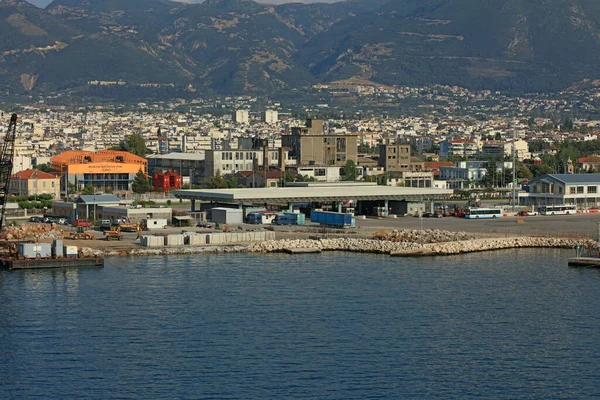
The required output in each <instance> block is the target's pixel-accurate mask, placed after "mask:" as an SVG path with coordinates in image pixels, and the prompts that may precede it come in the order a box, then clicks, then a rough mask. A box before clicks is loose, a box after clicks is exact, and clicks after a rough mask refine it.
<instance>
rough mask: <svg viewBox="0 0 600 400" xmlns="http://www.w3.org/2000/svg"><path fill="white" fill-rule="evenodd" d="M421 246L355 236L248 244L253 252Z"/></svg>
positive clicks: (389, 249)
mask: <svg viewBox="0 0 600 400" xmlns="http://www.w3.org/2000/svg"><path fill="white" fill-rule="evenodd" d="M420 248H421V246H420V245H419V244H417V243H412V242H391V241H383V240H372V239H356V238H323V239H306V240H304V239H296V240H289V239H284V240H267V241H264V242H260V243H255V244H252V245H250V247H249V248H248V250H249V251H250V252H253V253H274V252H287V251H290V250H297V249H318V250H321V251H336V250H337V251H353V252H362V253H381V254H390V253H391V252H399V251H411V250H412V251H415V250H418V249H420Z"/></svg>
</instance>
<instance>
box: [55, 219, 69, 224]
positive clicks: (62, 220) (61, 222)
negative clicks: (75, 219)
mask: <svg viewBox="0 0 600 400" xmlns="http://www.w3.org/2000/svg"><path fill="white" fill-rule="evenodd" d="M56 223H57V224H60V225H66V224H67V219H66V218H58V219H57V220H56Z"/></svg>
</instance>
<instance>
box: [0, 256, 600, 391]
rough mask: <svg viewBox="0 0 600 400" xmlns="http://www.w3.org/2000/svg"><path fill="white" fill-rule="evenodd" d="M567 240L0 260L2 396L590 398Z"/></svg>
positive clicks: (592, 324)
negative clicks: (526, 246)
mask: <svg viewBox="0 0 600 400" xmlns="http://www.w3.org/2000/svg"><path fill="white" fill-rule="evenodd" d="M569 256H572V253H571V252H567V251H558V250H557V251H554V250H550V251H545V250H508V251H497V252H489V253H478V254H471V255H463V256H454V257H445V258H418V259H402V258H390V257H387V256H374V255H361V254H348V253H324V254H314V255H313V254H311V255H301V256H289V255H268V256H265V255H249V254H236V255H231V254H228V255H197V256H181V257H154V258H128V259H123V258H114V259H108V260H107V263H106V267H105V268H104V269H83V270H76V269H69V270H44V271H24V272H23V271H21V272H8V271H2V272H0V398H1V399H31V398H43V399H76V398H82V399H83V398H84V399H113V398H118V399H409V398H414V399H432V398H435V399H464V398H492V399H587V398H599V397H600V385H598V383H599V382H600V371H599V366H600V273H599V272H598V271H597V270H575V269H569V268H568V267H567V257H569Z"/></svg>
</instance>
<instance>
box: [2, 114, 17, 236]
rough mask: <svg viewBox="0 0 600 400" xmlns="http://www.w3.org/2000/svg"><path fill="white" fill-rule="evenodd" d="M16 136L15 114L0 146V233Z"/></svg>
mask: <svg viewBox="0 0 600 400" xmlns="http://www.w3.org/2000/svg"><path fill="white" fill-rule="evenodd" d="M16 134H17V114H13V115H12V116H11V117H10V123H9V124H8V131H7V132H6V136H5V137H4V139H3V140H2V143H1V144H0V231H1V230H2V229H3V228H4V215H5V212H6V198H7V195H8V185H9V184H10V176H11V175H12V169H13V158H14V156H15V137H16Z"/></svg>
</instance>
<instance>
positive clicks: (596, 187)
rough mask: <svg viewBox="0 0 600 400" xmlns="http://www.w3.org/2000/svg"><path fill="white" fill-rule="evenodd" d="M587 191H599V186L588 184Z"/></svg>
mask: <svg viewBox="0 0 600 400" xmlns="http://www.w3.org/2000/svg"><path fill="white" fill-rule="evenodd" d="M587 192H588V193H598V186H588V187H587Z"/></svg>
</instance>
